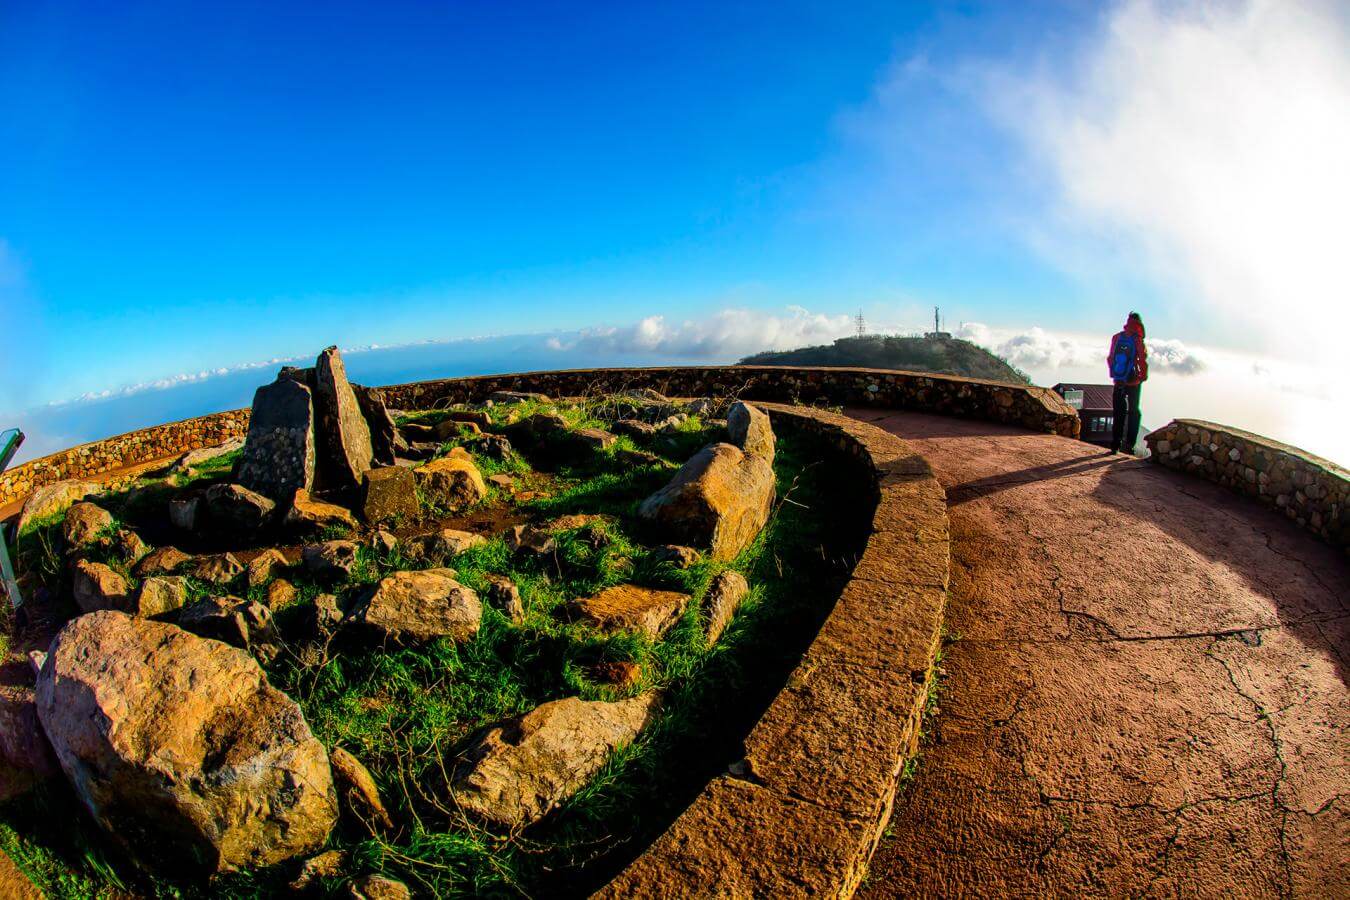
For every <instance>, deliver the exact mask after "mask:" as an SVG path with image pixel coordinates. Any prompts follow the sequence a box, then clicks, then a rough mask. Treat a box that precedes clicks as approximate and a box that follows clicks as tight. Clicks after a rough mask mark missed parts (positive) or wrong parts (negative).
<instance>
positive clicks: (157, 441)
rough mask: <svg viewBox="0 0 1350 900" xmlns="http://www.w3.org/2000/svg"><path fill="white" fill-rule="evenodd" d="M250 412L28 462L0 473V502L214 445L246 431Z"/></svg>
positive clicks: (167, 427)
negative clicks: (75, 480)
mask: <svg viewBox="0 0 1350 900" xmlns="http://www.w3.org/2000/svg"><path fill="white" fill-rule="evenodd" d="M248 417H249V411H248V410H246V409H234V410H230V411H228V412H221V413H213V414H212V415H209V416H200V417H198V418H196V419H184V420H183V421H181V422H170V423H169V424H167V425H156V426H155V427H154V428H144V429H142V430H140V431H131V432H128V433H127V434H120V435H118V436H116V437H110V438H106V439H104V440H101V441H94V442H93V443H89V444H81V445H80V446H78V447H72V448H71V449H69V450H62V451H61V452H59V453H53V454H51V455H50V456H43V457H40V458H38V459H34V460H29V461H28V462H26V463H23V464H21V465H18V466H15V467H14V468H12V469H10V470H9V471H7V472H5V473H4V474H0V506H7V505H9V504H10V503H13V502H15V501H18V500H23V499H24V498H26V497H27V496H28V495H29V494H30V493H32V492H33V491H34V490H36V489H37V488H40V487H43V486H44V485H48V484H54V483H55V482H58V481H64V480H66V479H69V478H84V479H91V480H93V479H97V477H98V476H99V475H102V474H104V473H106V472H112V471H115V470H117V469H122V468H126V467H127V466H133V465H136V464H137V463H144V462H151V461H152V460H156V459H164V458H166V457H170V456H175V455H177V454H179V453H186V452H187V451H189V450H199V449H201V448H202V447H213V446H215V445H216V444H222V443H224V442H225V441H228V440H230V439H231V438H237V437H243V436H244V435H245V434H246V433H247V432H248Z"/></svg>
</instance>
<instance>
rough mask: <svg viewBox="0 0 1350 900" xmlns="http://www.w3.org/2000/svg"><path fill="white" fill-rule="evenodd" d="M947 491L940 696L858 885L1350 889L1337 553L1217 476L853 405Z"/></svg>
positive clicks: (946, 890) (875, 891) (1348, 711)
mask: <svg viewBox="0 0 1350 900" xmlns="http://www.w3.org/2000/svg"><path fill="white" fill-rule="evenodd" d="M850 414H851V415H853V416H854V417H855V418H858V419H860V420H863V421H867V422H871V423H873V424H875V425H878V426H880V427H882V428H885V429H887V430H889V431H891V432H892V433H894V434H897V435H899V436H900V437H902V438H904V439H905V440H907V441H910V442H911V443H913V444H914V445H915V447H916V448H917V449H919V450H920V452H922V453H923V454H925V455H926V456H927V457H928V460H929V461H930V463H931V464H932V466H933V468H934V471H935V473H936V474H937V476H938V478H939V480H940V481H941V482H942V484H943V486H944V487H945V488H946V490H947V494H948V503H949V513H950V517H951V529H952V586H951V596H950V599H949V602H948V607H947V628H948V630H949V631H951V632H954V633H955V634H957V635H959V639H958V640H957V641H956V642H955V643H953V644H952V645H951V646H950V647H949V648H948V653H947V657H946V659H945V661H944V663H943V676H944V678H943V689H942V693H941V695H940V711H939V712H938V714H937V715H936V716H935V717H934V719H933V720H932V722H931V724H930V726H929V727H930V735H929V740H928V742H927V744H926V746H925V750H924V756H923V761H922V766H921V768H920V770H919V773H918V775H917V776H916V777H915V779H914V780H913V781H912V782H911V783H909V784H908V785H907V786H906V787H905V788H904V789H903V791H902V793H901V795H900V796H899V797H898V798H897V800H896V806H895V812H894V815H893V817H892V820H891V829H890V832H889V833H890V835H891V837H889V838H887V839H886V840H884V841H883V842H882V845H881V847H880V848H879V849H878V850H877V853H876V856H875V857H874V858H873V861H872V866H871V870H870V875H869V879H868V881H867V882H866V884H865V885H864V887H863V888H862V889H861V890H860V892H859V894H860V896H865V897H893V896H962V895H974V896H988V895H998V896H1028V897H1029V896H1047V895H1053V896H1113V897H1114V896H1140V895H1150V896H1177V895H1184V896H1228V897H1233V896H1237V897H1291V896H1297V897H1350V878H1348V877H1347V872H1346V864H1347V862H1350V849H1348V848H1350V815H1347V797H1346V794H1347V787H1348V786H1350V738H1348V737H1347V734H1350V729H1348V726H1350V691H1347V657H1348V656H1350V561H1347V559H1346V558H1345V556H1344V555H1343V554H1341V553H1339V552H1338V551H1336V550H1333V549H1332V548H1331V547H1329V546H1327V545H1325V544H1323V543H1320V542H1319V541H1317V540H1316V539H1315V538H1313V537H1312V536H1310V535H1308V534H1307V533H1305V532H1303V531H1301V530H1299V529H1297V528H1296V527H1294V526H1293V525H1292V524H1291V523H1289V522H1287V521H1286V520H1285V519H1284V518H1283V517H1281V516H1278V515H1276V514H1275V513H1273V512H1271V511H1269V510H1267V509H1265V508H1263V507H1260V506H1258V505H1257V504H1255V503H1253V502H1251V501H1249V500H1244V499H1242V498H1240V497H1237V496H1234V495H1233V494H1230V493H1229V492H1227V491H1225V490H1224V489H1222V488H1220V487H1218V486H1216V485H1212V484H1209V483H1207V482H1203V481H1200V480H1197V479H1194V478H1189V477H1186V476H1183V475H1180V474H1178V473H1174V472H1171V471H1168V470H1165V469H1162V468H1161V467H1158V466H1154V465H1151V464H1150V463H1147V462H1145V461H1143V460H1138V459H1133V458H1129V457H1120V456H1117V457H1108V456H1105V455H1104V454H1103V452H1102V451H1101V450H1100V449H1099V448H1096V447H1093V446H1092V445H1089V444H1083V443H1080V442H1077V441H1071V440H1067V439H1064V438H1057V437H1052V436H1047V435H1037V434H1030V433H1027V432H1024V431H1018V430H1015V429H1010V428H1005V427H1002V426H998V425H992V424H989V423H983V422H970V421H964V420H959V419H951V418H943V417H936V416H927V415H921V414H917V413H894V412H879V411H876V410H852V411H850Z"/></svg>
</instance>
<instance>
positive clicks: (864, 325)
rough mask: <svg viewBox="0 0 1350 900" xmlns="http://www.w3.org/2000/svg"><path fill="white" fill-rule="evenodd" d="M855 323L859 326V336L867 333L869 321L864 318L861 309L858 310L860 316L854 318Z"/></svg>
mask: <svg viewBox="0 0 1350 900" xmlns="http://www.w3.org/2000/svg"><path fill="white" fill-rule="evenodd" d="M853 324H854V325H855V326H857V329H858V337H862V336H863V335H865V334H867V322H866V321H865V320H864V319H863V314H862V310H861V309H860V310H858V317H857V318H856V319H854V320H853Z"/></svg>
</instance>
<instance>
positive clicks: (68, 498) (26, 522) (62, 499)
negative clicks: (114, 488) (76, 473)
mask: <svg viewBox="0 0 1350 900" xmlns="http://www.w3.org/2000/svg"><path fill="white" fill-rule="evenodd" d="M102 490H103V485H101V484H98V483H96V482H93V481H74V480H71V481H58V482H56V483H55V484H48V485H44V486H43V487H40V488H38V489H37V490H35V491H33V493H31V494H29V495H28V499H27V500H25V501H24V504H23V509H21V510H20V511H19V534H23V533H24V532H25V531H27V530H28V529H29V528H30V527H32V526H33V525H34V524H35V523H37V522H40V521H42V520H43V519H46V518H49V517H51V516H54V515H57V514H58V513H63V512H65V511H66V510H68V509H70V507H71V505H72V504H74V503H77V502H78V501H80V500H83V499H84V498H85V497H88V496H89V495H91V494H97V493H100V492H101V491H102Z"/></svg>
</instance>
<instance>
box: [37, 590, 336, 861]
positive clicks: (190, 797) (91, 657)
mask: <svg viewBox="0 0 1350 900" xmlns="http://www.w3.org/2000/svg"><path fill="white" fill-rule="evenodd" d="M36 698H37V711H38V717H39V719H40V720H41V722H42V727H43V729H44V730H45V731H46V733H47V736H48V737H49V738H50V739H51V743H52V748H53V750H54V751H55V754H56V757H57V759H58V760H59V762H60V764H61V768H62V769H63V770H65V773H66V776H67V777H68V779H69V780H70V783H71V785H72V786H73V788H74V789H75V792H76V794H77V796H78V797H79V798H80V800H81V801H82V802H83V803H84V805H85V807H86V808H87V809H88V811H89V813H90V814H91V815H92V816H93V818H94V820H95V821H96V822H98V823H99V824H100V825H102V826H103V828H104V829H105V830H106V831H107V832H108V833H109V834H110V835H111V836H112V837H113V838H114V839H116V840H119V841H121V842H122V844H123V845H124V846H125V847H126V849H127V850H128V852H130V853H132V854H133V855H135V856H137V857H138V858H140V859H141V860H142V861H143V862H145V863H147V864H148V865H150V866H151V867H152V868H155V869H167V870H176V871H181V870H184V869H190V870H197V871H203V870H204V871H207V872H210V871H228V870H232V869H238V868H244V867H254V866H267V865H272V864H274V863H278V862H281V861H283V860H286V859H289V858H291V857H294V856H300V855H305V854H309V853H313V852H314V851H315V850H317V849H319V848H320V847H321V846H323V844H324V842H325V841H326V840H327V839H328V834H329V832H330V831H331V830H332V827H333V825H334V822H335V821H336V817H337V797H336V793H335V791H334V789H333V781H332V775H331V773H330V770H329V766H328V755H327V753H326V752H325V751H324V748H323V745H322V744H320V743H319V742H318V741H317V740H316V739H315V738H314V735H313V734H312V733H311V732H310V729H309V726H308V725H307V724H306V723H305V719H304V716H303V715H302V714H301V712H300V708H299V707H298V706H296V704H295V703H294V702H293V701H291V700H290V698H288V697H287V696H286V695H285V694H283V693H281V692H280V691H278V690H276V689H275V688H273V687H272V686H271V685H269V684H268V683H267V679H266V678H265V677H264V675H263V672H262V670H261V669H260V668H259V667H258V664H257V662H256V661H254V659H253V658H252V657H250V656H249V655H248V654H247V653H244V652H242V651H240V650H237V649H235V648H232V647H230V646H228V645H226V644H223V643H220V642H218V641H209V640H203V639H202V638H199V637H196V636H195V635H192V634H189V633H188V632H186V631H184V630H182V629H180V628H178V627H176V626H173V625H168V624H164V623H161V622H155V621H153V620H150V619H137V618H132V617H131V616H127V615H125V614H123V613H118V612H109V611H103V612H95V613H91V614H89V615H86V616H81V617H79V618H77V619H74V620H72V621H71V622H69V623H67V624H66V626H65V627H64V628H62V629H61V631H60V632H59V633H58V634H57V636H56V638H55V640H54V641H53V642H52V646H51V651H50V655H49V658H48V661H47V665H46V666H44V667H43V670H42V673H41V674H40V675H39V676H38V681H37V689H36Z"/></svg>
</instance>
